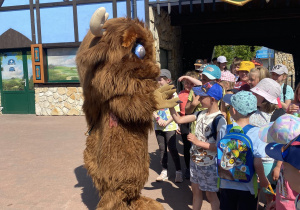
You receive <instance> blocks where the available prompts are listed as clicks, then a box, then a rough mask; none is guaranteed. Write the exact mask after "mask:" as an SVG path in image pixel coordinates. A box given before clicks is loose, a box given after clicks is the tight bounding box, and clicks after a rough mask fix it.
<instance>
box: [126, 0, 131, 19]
mask: <svg viewBox="0 0 300 210" xmlns="http://www.w3.org/2000/svg"><path fill="white" fill-rule="evenodd" d="M126 11H127V17H128V18H131V4H130V0H126Z"/></svg>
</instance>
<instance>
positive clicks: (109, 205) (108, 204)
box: [97, 191, 164, 210]
mask: <svg viewBox="0 0 300 210" xmlns="http://www.w3.org/2000/svg"><path fill="white" fill-rule="evenodd" d="M111 209H114V210H163V209H164V207H163V206H162V205H161V204H160V203H159V202H157V201H155V200H153V199H151V198H147V197H144V196H140V197H138V198H137V199H136V200H131V202H126V196H125V194H123V193H121V192H119V191H118V192H115V193H111V192H106V193H105V194H104V195H103V196H102V197H101V200H100V202H99V203H98V206H97V210H111Z"/></svg>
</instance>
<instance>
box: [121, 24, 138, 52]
mask: <svg viewBox="0 0 300 210" xmlns="http://www.w3.org/2000/svg"><path fill="white" fill-rule="evenodd" d="M136 38H137V33H136V31H135V28H134V27H130V28H128V29H127V30H126V31H125V32H124V34H123V43H122V46H123V47H126V48H127V47H129V46H131V45H132V44H133V43H135V41H136Z"/></svg>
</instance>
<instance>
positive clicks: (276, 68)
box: [271, 64, 289, 75]
mask: <svg viewBox="0 0 300 210" xmlns="http://www.w3.org/2000/svg"><path fill="white" fill-rule="evenodd" d="M271 72H274V73H276V74H279V75H282V74H284V73H285V74H288V73H289V70H288V69H287V67H286V66H285V65H283V64H279V65H276V66H274V67H273V68H272V70H271Z"/></svg>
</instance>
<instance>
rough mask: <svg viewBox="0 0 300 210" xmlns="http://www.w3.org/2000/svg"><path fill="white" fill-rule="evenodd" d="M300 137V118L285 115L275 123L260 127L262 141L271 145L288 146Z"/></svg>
mask: <svg viewBox="0 0 300 210" xmlns="http://www.w3.org/2000/svg"><path fill="white" fill-rule="evenodd" d="M299 135H300V120H299V118H298V117H296V116H293V115H290V114H284V115H282V116H280V117H278V118H277V119H276V120H275V121H274V122H271V123H269V124H267V125H264V126H262V127H260V129H259V132H258V136H259V138H260V140H262V141H264V142H267V143H271V142H276V143H281V144H286V143H288V142H289V141H290V140H291V139H294V138H295V137H297V136H299Z"/></svg>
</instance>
